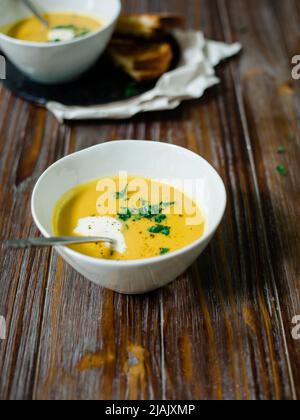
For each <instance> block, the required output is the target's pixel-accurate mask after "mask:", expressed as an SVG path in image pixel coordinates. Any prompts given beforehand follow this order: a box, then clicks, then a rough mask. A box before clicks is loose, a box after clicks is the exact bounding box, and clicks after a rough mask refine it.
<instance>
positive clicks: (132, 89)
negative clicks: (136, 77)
mask: <svg viewBox="0 0 300 420" xmlns="http://www.w3.org/2000/svg"><path fill="white" fill-rule="evenodd" d="M138 93H139V91H138V86H137V83H135V82H132V83H129V85H128V86H127V88H126V90H125V96H126V98H131V97H132V96H135V95H137V94H138Z"/></svg>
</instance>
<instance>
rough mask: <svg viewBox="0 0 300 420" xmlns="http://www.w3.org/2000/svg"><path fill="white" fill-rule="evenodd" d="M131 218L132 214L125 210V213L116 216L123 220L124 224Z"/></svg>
mask: <svg viewBox="0 0 300 420" xmlns="http://www.w3.org/2000/svg"><path fill="white" fill-rule="evenodd" d="M124 210H125V209H124ZM131 216H132V212H131V210H130V209H126V212H124V213H119V214H118V217H119V219H121V220H123V222H126V221H127V220H129V219H130V218H131Z"/></svg>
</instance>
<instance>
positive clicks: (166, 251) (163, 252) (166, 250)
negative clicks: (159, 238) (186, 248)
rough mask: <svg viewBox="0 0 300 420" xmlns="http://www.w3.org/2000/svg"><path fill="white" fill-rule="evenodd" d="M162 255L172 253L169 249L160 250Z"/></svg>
mask: <svg viewBox="0 0 300 420" xmlns="http://www.w3.org/2000/svg"><path fill="white" fill-rule="evenodd" d="M159 251H160V255H166V254H167V253H168V252H170V249H169V248H160V250H159Z"/></svg>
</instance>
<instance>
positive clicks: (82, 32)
mask: <svg viewBox="0 0 300 420" xmlns="http://www.w3.org/2000/svg"><path fill="white" fill-rule="evenodd" d="M52 29H56V30H61V29H62V30H69V31H73V32H74V36H75V38H79V37H81V36H85V35H88V34H89V33H91V30H90V29H88V28H80V27H79V26H76V25H57V26H54V27H53V28H52Z"/></svg>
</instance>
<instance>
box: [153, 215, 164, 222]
mask: <svg viewBox="0 0 300 420" xmlns="http://www.w3.org/2000/svg"><path fill="white" fill-rule="evenodd" d="M166 218H167V216H166V215H165V214H158V215H157V216H155V218H154V220H155V221H156V222H157V223H161V222H163V221H164V220H166Z"/></svg>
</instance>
